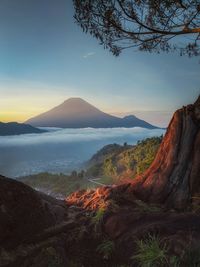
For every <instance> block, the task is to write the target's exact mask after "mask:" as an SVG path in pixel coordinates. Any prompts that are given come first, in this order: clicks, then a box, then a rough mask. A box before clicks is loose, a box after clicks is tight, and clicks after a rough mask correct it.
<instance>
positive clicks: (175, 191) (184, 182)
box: [129, 97, 200, 209]
mask: <svg viewBox="0 0 200 267" xmlns="http://www.w3.org/2000/svg"><path fill="white" fill-rule="evenodd" d="M199 113H200V97H199V98H198V100H197V101H196V103H195V104H194V105H188V106H187V107H183V108H182V109H180V110H177V111H176V112H175V114H174V116H173V118H172V120H171V122H170V124H169V127H168V130H167V133H166V135H165V137H164V139H163V141H162V143H161V146H160V148H159V150H158V153H157V156H156V158H155V160H154V162H153V163H152V165H151V166H150V168H149V169H148V170H147V171H146V172H145V173H144V174H143V175H141V176H139V177H137V179H135V181H134V182H133V183H132V185H131V186H130V188H129V191H131V192H134V193H135V194H136V195H138V196H139V198H142V199H143V200H146V201H151V202H159V203H165V204H166V205H167V206H169V207H174V208H180V209H182V208H184V207H185V206H186V205H187V204H188V202H189V201H190V200H191V197H192V196H193V195H194V193H198V192H199V190H200V116H199Z"/></svg>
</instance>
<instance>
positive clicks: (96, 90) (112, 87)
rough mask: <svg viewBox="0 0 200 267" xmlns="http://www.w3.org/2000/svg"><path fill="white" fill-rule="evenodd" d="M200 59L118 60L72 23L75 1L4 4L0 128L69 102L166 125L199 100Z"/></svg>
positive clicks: (133, 55) (130, 54)
mask: <svg viewBox="0 0 200 267" xmlns="http://www.w3.org/2000/svg"><path fill="white" fill-rule="evenodd" d="M199 61H200V59H199V58H192V59H191V58H188V57H180V56H179V55H176V54H159V55H157V54H148V53H142V52H136V51H133V50H126V51H124V52H123V53H122V54H121V55H120V56H119V57H117V58H116V57H114V56H113V55H112V54H111V53H110V52H109V51H107V50H104V49H103V47H102V46H100V45H99V44H98V41H97V40H96V39H94V38H93V37H91V36H90V35H88V34H85V33H83V32H82V30H81V29H80V28H79V27H78V26H77V25H76V24H75V23H74V19H73V6H72V3H71V0H67V1H66V0H56V1H55V0H1V1H0V96H1V97H0V120H1V121H9V120H18V121H23V120H26V119H28V118H29V117H31V116H33V115H36V114H38V113H40V112H43V111H46V110H48V109H50V108H51V107H53V106H55V105H58V104H59V103H61V102H63V101H64V100H65V99H67V98H69V97H74V96H78V97H82V98H84V99H85V100H87V101H89V102H90V103H92V104H94V105H95V106H97V107H99V108H100V109H102V110H103V111H106V112H110V113H114V114H119V115H123V114H129V113H135V114H136V115H138V116H140V117H141V118H145V119H148V120H149V121H151V122H154V123H158V124H160V125H161V124H165V123H166V122H167V121H168V120H169V116H171V113H172V112H173V111H174V110H175V109H177V108H178V107H181V106H182V105H186V104H187V103H191V102H193V101H194V100H195V98H196V97H197V95H198V94H199V93H200V64H199Z"/></svg>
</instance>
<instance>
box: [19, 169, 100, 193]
mask: <svg viewBox="0 0 200 267" xmlns="http://www.w3.org/2000/svg"><path fill="white" fill-rule="evenodd" d="M20 181H22V182H24V183H25V184H27V185H29V186H31V187H33V188H37V189H39V190H41V191H44V192H46V193H50V194H52V195H55V196H59V195H60V196H67V195H69V194H70V193H72V192H74V191H77V190H80V189H92V188H94V187H96V185H95V184H93V183H91V182H89V181H88V180H87V179H86V178H84V177H83V172H81V173H77V172H72V174H71V175H64V174H62V173H61V174H50V173H40V174H36V175H30V176H26V177H22V178H20Z"/></svg>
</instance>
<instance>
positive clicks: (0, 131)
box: [0, 122, 46, 136]
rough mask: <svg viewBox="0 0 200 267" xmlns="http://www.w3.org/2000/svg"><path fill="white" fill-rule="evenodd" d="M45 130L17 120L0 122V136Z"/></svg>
mask: <svg viewBox="0 0 200 267" xmlns="http://www.w3.org/2000/svg"><path fill="white" fill-rule="evenodd" d="M43 132H46V131H45V130H41V129H38V128H35V127H33V126H31V125H28V124H24V123H18V122H8V123H4V122H0V136H6V135H19V134H28V133H43Z"/></svg>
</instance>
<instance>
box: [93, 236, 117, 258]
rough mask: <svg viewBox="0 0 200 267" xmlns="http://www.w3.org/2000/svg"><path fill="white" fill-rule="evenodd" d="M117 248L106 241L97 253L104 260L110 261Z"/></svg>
mask: <svg viewBox="0 0 200 267" xmlns="http://www.w3.org/2000/svg"><path fill="white" fill-rule="evenodd" d="M114 248H115V244H114V242H113V241H111V240H104V241H103V242H102V243H101V244H100V245H99V246H98V247H97V252H98V253H100V254H101V255H102V256H103V258H104V259H110V258H111V256H112V254H113V251H114Z"/></svg>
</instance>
